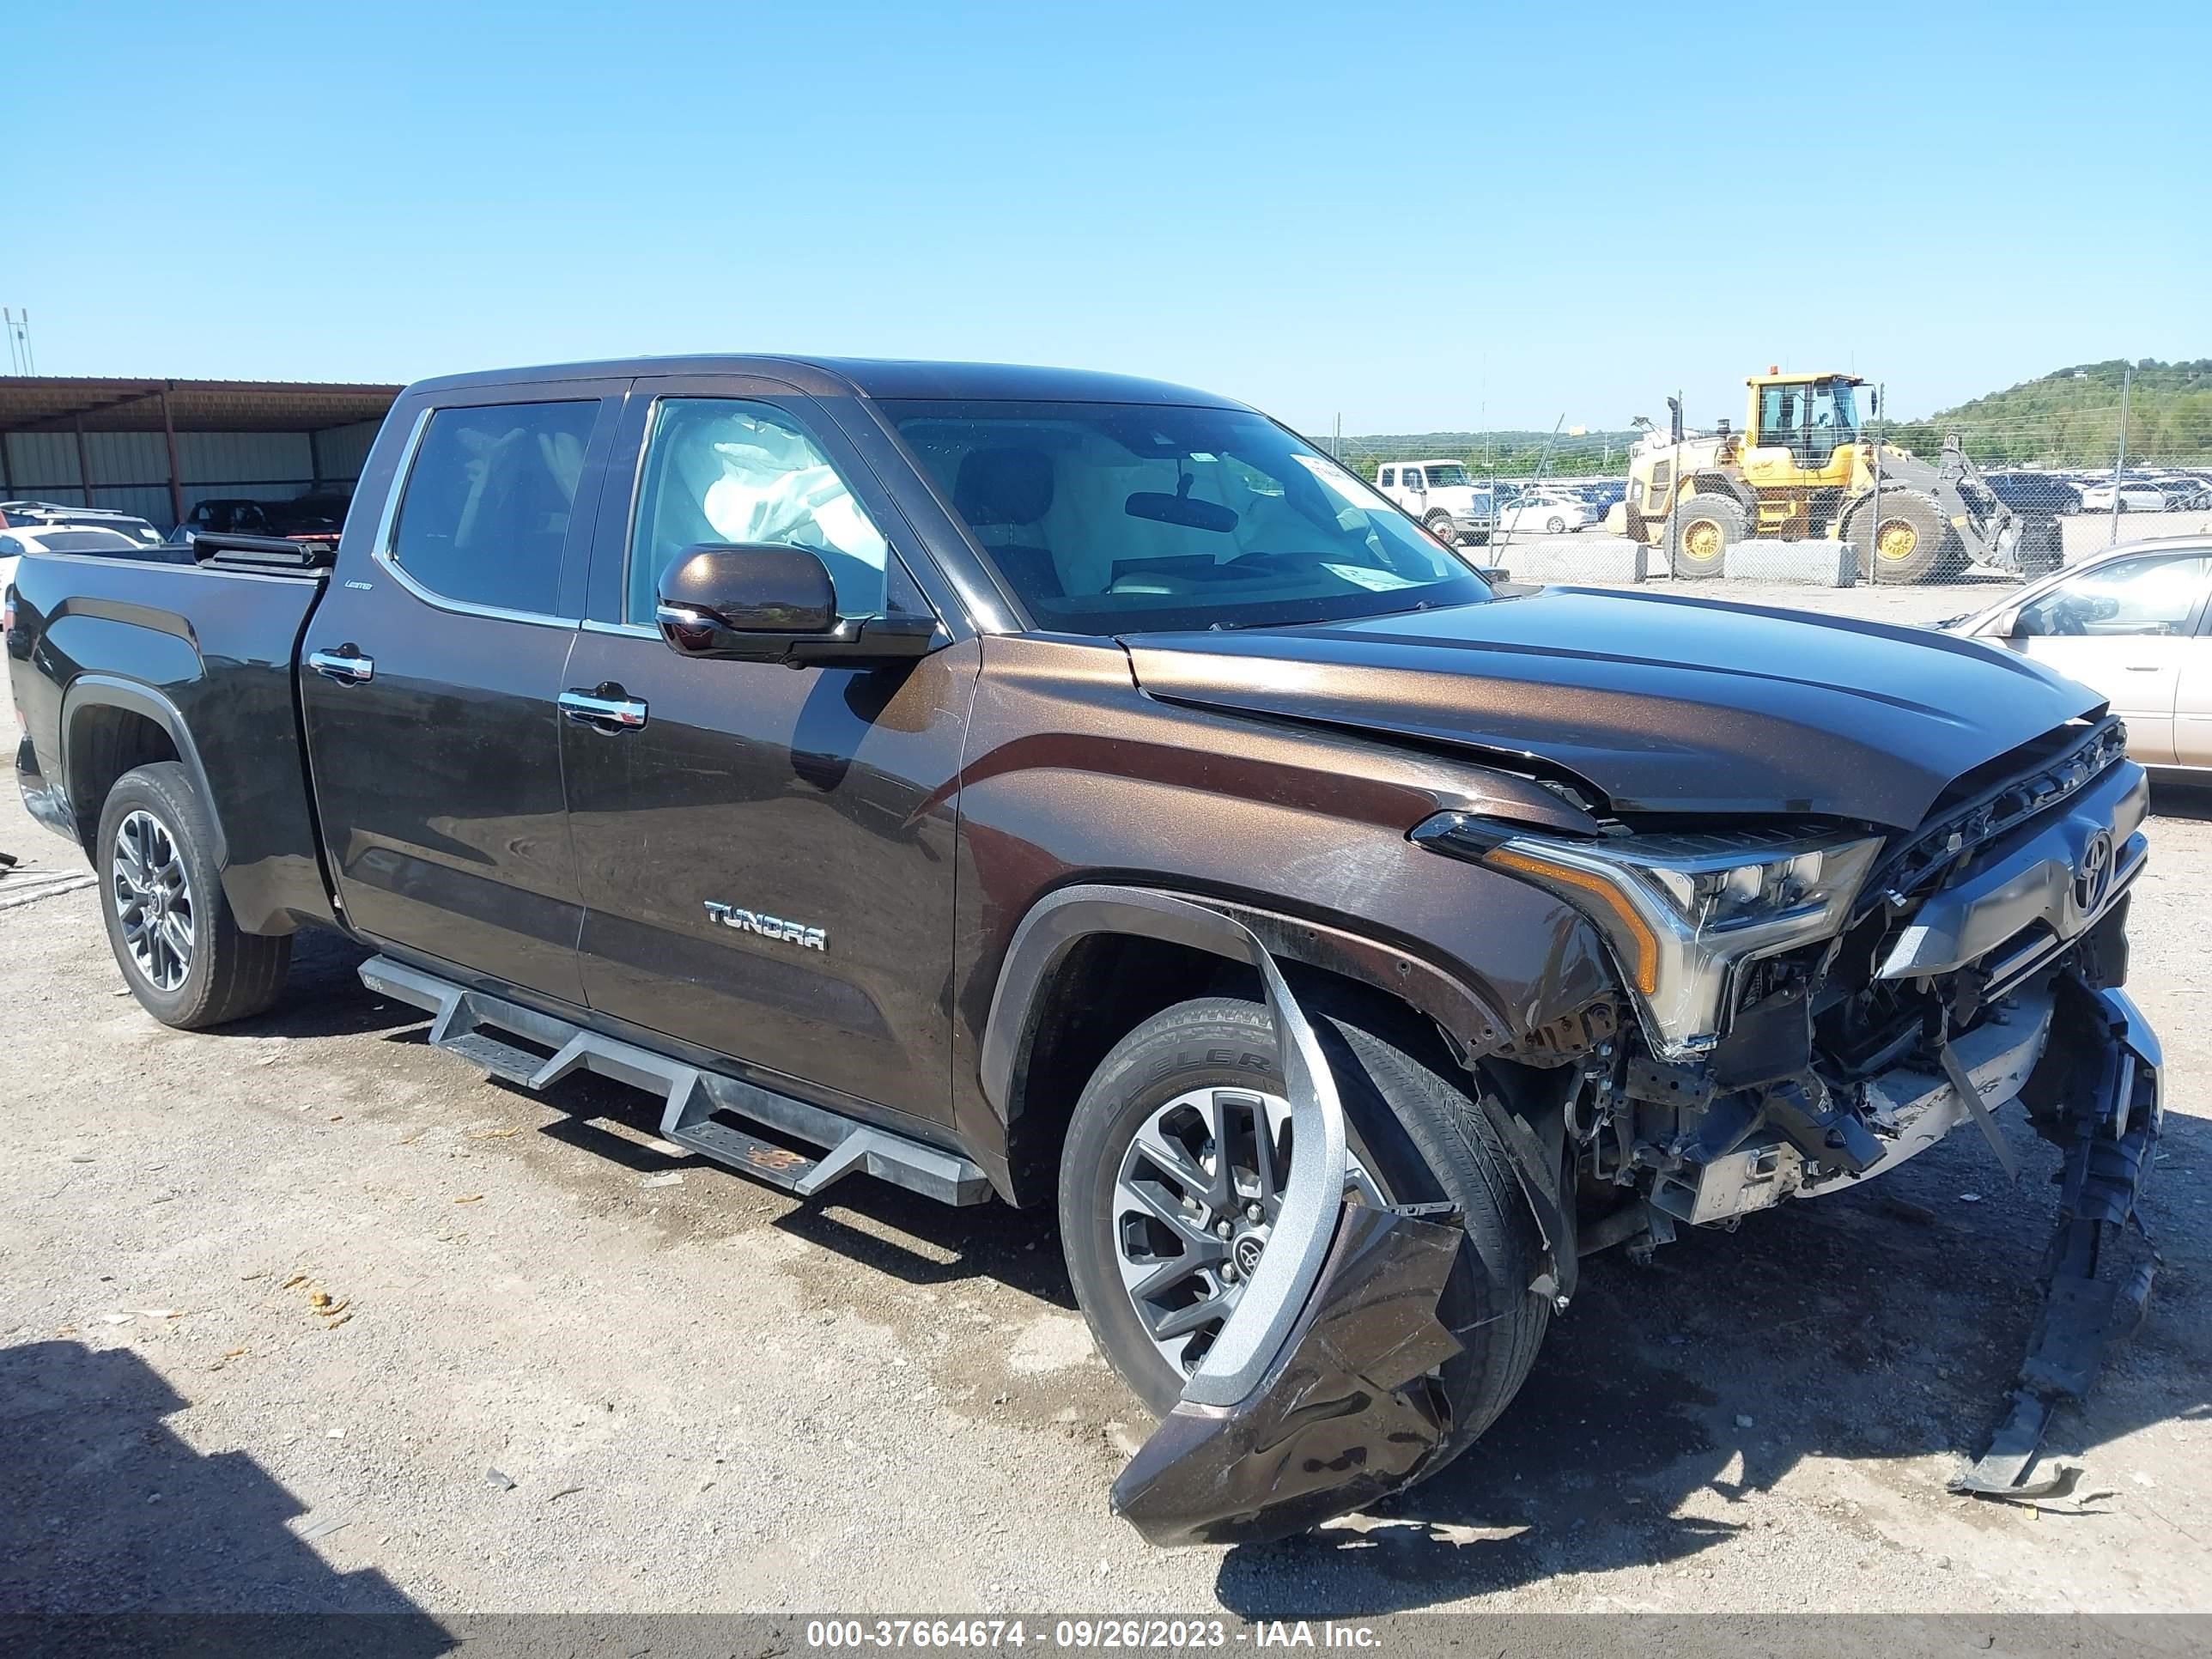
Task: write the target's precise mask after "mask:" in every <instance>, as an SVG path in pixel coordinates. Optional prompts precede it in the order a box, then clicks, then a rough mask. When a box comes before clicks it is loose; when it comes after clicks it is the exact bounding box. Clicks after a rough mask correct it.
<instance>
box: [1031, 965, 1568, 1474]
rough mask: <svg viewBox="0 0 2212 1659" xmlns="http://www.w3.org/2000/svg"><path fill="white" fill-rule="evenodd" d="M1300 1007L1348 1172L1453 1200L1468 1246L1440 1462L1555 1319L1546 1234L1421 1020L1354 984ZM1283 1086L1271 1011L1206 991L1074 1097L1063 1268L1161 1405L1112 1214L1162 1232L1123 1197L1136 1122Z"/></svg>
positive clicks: (1481, 1418)
mask: <svg viewBox="0 0 2212 1659" xmlns="http://www.w3.org/2000/svg"><path fill="white" fill-rule="evenodd" d="M1307 1012H1308V1013H1309V1015H1310V1018H1312V1019H1313V1021H1314V1025H1315V1030H1316V1032H1317V1033H1318V1034H1319V1036H1320V1037H1321V1041H1322V1047H1323V1048H1324V1049H1326V1050H1327V1051H1328V1054H1329V1058H1330V1062H1331V1067H1332V1070H1333V1072H1334V1075H1335V1078H1336V1082H1337V1086H1338V1089H1339V1090H1340V1092H1341V1094H1342V1096H1343V1098H1344V1103H1345V1109H1346V1118H1347V1120H1348V1121H1347V1124H1346V1127H1347V1130H1348V1139H1349V1141H1350V1146H1351V1153H1352V1160H1353V1162H1354V1164H1355V1177H1357V1176H1358V1175H1359V1174H1360V1172H1362V1171H1364V1173H1365V1175H1366V1176H1367V1177H1368V1181H1369V1183H1370V1186H1371V1188H1372V1190H1371V1191H1370V1201H1373V1202H1379V1203H1400V1204H1404V1203H1428V1202H1435V1201H1437V1200H1449V1201H1450V1202H1452V1203H1454V1204H1455V1205H1457V1206H1459V1208H1460V1209H1461V1211H1462V1213H1463V1214H1464V1215H1465V1217H1466V1218H1467V1230H1468V1237H1469V1240H1470V1248H1469V1249H1465V1250H1462V1252H1461V1254H1460V1260H1459V1263H1458V1266H1457V1267H1455V1270H1454V1273H1453V1276H1452V1279H1451V1280H1450V1281H1449V1285H1448V1287H1447V1289H1446V1291H1445V1293H1444V1296H1443V1298H1442V1301H1441V1305H1440V1312H1441V1313H1442V1316H1443V1320H1444V1322H1445V1323H1446V1324H1447V1325H1448V1326H1449V1327H1450V1328H1452V1330H1453V1331H1454V1332H1455V1333H1456V1334H1458V1335H1459V1337H1460V1340H1462V1343H1464V1344H1465V1347H1466V1352H1463V1353H1462V1354H1460V1355H1459V1356H1458V1357H1457V1358H1454V1359H1453V1360H1451V1361H1450V1362H1449V1363H1448V1364H1446V1365H1445V1366H1444V1367H1443V1373H1442V1376H1443V1386H1444V1388H1445V1390H1446V1392H1447V1394H1448V1395H1449V1398H1450V1401H1451V1407H1452V1432H1451V1437H1450V1438H1449V1441H1448V1442H1447V1443H1446V1444H1445V1447H1444V1449H1443V1458H1442V1459H1440V1460H1439V1461H1438V1462H1437V1465H1436V1467H1437V1468H1441V1467H1443V1461H1444V1460H1448V1459H1449V1458H1450V1457H1454V1456H1456V1455H1458V1454H1459V1453H1460V1452H1461V1451H1462V1450H1464V1449H1466V1448H1467V1447H1468V1445H1470V1444H1472V1443H1474V1439H1475V1437H1477V1436H1478V1435H1480V1433H1481V1432H1482V1431H1484V1430H1485V1429H1486V1428H1488V1427H1489V1426H1490V1425H1491V1424H1492V1422H1493V1421H1495V1420H1496V1419H1497V1417H1498V1413H1500V1412H1502V1411H1504V1409H1505V1407H1506V1404H1507V1402H1508V1401H1510V1400H1511V1399H1512V1398H1513V1395H1514V1394H1515V1392H1516V1390H1517V1389H1519V1388H1520V1386H1521V1383H1522V1380H1523V1379H1524V1378H1525V1377H1526V1376H1528V1367H1529V1365H1530V1364H1531V1363H1532V1362H1533V1361H1534V1358H1535V1357H1536V1349H1537V1347H1538V1346H1539V1345H1540V1344H1541V1342H1542V1340H1543V1338H1544V1332H1545V1330H1546V1328H1547V1326H1548V1325H1549V1323H1550V1320H1551V1308H1550V1305H1549V1304H1547V1303H1546V1302H1545V1301H1544V1300H1543V1299H1542V1298H1541V1297H1536V1296H1534V1295H1532V1294H1531V1293H1530V1292H1529V1290H1528V1281H1529V1279H1531V1277H1532V1276H1533V1275H1534V1272H1535V1267H1536V1264H1537V1262H1538V1261H1539V1260H1540V1259H1541V1240H1540V1238H1539V1237H1538V1235H1537V1232H1536V1229H1535V1225H1534V1221H1533V1220H1532V1219H1531V1218H1530V1217H1529V1214H1528V1204H1527V1200H1525V1199H1524V1198H1523V1196H1522V1192H1521V1188H1520V1184H1519V1182H1518V1181H1517V1179H1516V1176H1515V1175H1514V1173H1513V1165H1512V1163H1511V1161H1510V1155H1509V1154H1508V1153H1507V1152H1506V1150H1505V1148H1504V1146H1502V1145H1501V1144H1500V1143H1499V1142H1498V1139H1497V1138H1496V1134H1495V1132H1494V1131H1493V1130H1492V1128H1491V1127H1490V1122H1489V1120H1488V1119H1487V1118H1486V1117H1485V1116H1484V1115H1483V1113H1482V1110H1481V1109H1480V1107H1479V1106H1478V1105H1477V1104H1476V1103H1474V1101H1473V1100H1472V1099H1471V1098H1469V1097H1468V1094H1467V1092H1466V1089H1465V1087H1464V1086H1463V1085H1464V1081H1465V1079H1464V1074H1463V1073H1459V1072H1458V1071H1457V1068H1456V1067H1455V1066H1453V1065H1452V1062H1451V1061H1450V1060H1449V1058H1448V1057H1447V1056H1446V1054H1444V1052H1443V1045H1442V1043H1441V1042H1439V1041H1438V1040H1437V1037H1436V1036H1435V1035H1434V1033H1433V1032H1432V1031H1430V1030H1427V1028H1425V1026H1423V1025H1421V1024H1419V1022H1417V1021H1415V1020H1413V1019H1412V1018H1409V1017H1406V1016H1404V1015H1403V1014H1402V1013H1401V1012H1396V1011H1393V1010H1391V1009H1390V1008H1389V1006H1388V1005H1387V1004H1370V1003H1369V1002H1366V1001H1364V1000H1359V999H1357V998H1351V997H1337V998H1332V997H1329V996H1327V995H1322V996H1316V997H1314V998H1311V999H1310V1000H1308V1003H1307ZM1282 1089H1283V1083H1282V1076H1281V1071H1280V1068H1279V1066H1278V1064H1277V1061H1276V1049H1275V1036H1274V1030H1273V1026H1272V1025H1271V1024H1270V1023H1269V1021H1268V1018H1267V1010H1266V1009H1265V1008H1264V1007H1263V1006H1261V1005H1260V1004H1258V1003H1256V1002H1251V1001H1248V1000H1243V999H1241V998H1237V997H1204V998H1200V999H1199V1000H1195V1001H1191V1002H1184V1003H1179V1004H1177V1005H1176V1006H1174V1007H1172V1008H1169V1009H1167V1010H1165V1011H1164V1012H1161V1013H1158V1014H1156V1015H1154V1016H1153V1017H1152V1018H1150V1019H1148V1020H1146V1022H1145V1023H1144V1024H1141V1025H1139V1027H1137V1029H1136V1030H1133V1031H1132V1032H1130V1033H1129V1035H1128V1036H1126V1037H1124V1038H1123V1039H1122V1040H1121V1042H1120V1043H1118V1044H1117V1045H1115V1048H1114V1050H1113V1052H1112V1053H1110V1054H1108V1055H1107V1056H1106V1058H1105V1059H1104V1060H1103V1061H1102V1062H1100V1064H1099V1066H1098V1069H1097V1072H1096V1073H1093V1075H1092V1077H1091V1081H1090V1083H1089V1085H1087V1086H1086V1087H1085V1089H1084V1091H1083V1093H1082V1096H1081V1097H1080V1098H1079V1100H1078V1101H1077V1103H1076V1106H1075V1114H1074V1117H1073V1120H1072V1121H1071V1122H1070V1124H1069V1126H1068V1132H1067V1140H1066V1147H1065V1150H1064V1151H1063V1152H1062V1155H1061V1160H1060V1237H1061V1241H1062V1244H1063V1248H1064V1249H1065V1250H1066V1258H1067V1271H1068V1277H1069V1278H1070V1279H1071V1280H1073V1284H1074V1286H1075V1295H1076V1300H1077V1302H1078V1303H1079V1304H1080V1306H1081V1307H1082V1309H1083V1312H1084V1317H1085V1319H1086V1320H1087V1321H1088V1322H1090V1326H1091V1335H1092V1337H1093V1338H1094V1339H1095V1340H1097V1345H1098V1348H1099V1351H1100V1352H1102V1353H1103V1354H1104V1355H1105V1356H1106V1359H1107V1362H1108V1363H1109V1364H1111V1365H1112V1366H1113V1367H1114V1369H1115V1371H1116V1372H1117V1373H1118V1374H1119V1375H1120V1376H1121V1379H1122V1381H1123V1382H1125V1383H1127V1384H1128V1385H1129V1387H1130V1389H1132V1390H1133V1392H1134V1393H1135V1394H1136V1395H1138V1396H1139V1398H1140V1399H1141V1400H1143V1401H1144V1402H1145V1404H1146V1407H1148V1408H1150V1409H1151V1410H1152V1412H1153V1413H1155V1414H1156V1415H1160V1416H1164V1415H1165V1414H1166V1413H1167V1412H1168V1411H1169V1409H1170V1407H1173V1405H1174V1404H1175V1402H1176V1398H1177V1397H1178V1396H1179V1395H1181V1393H1182V1387H1183V1382H1184V1374H1183V1372H1182V1370H1179V1369H1178V1368H1177V1366H1176V1364H1175V1362H1174V1361H1172V1360H1170V1358H1169V1357H1168V1356H1167V1355H1166V1354H1165V1353H1164V1352H1162V1351H1161V1348H1160V1346H1157V1345H1156V1343H1155V1341H1154V1340H1153V1337H1152V1333H1151V1331H1150V1329H1148V1328H1147V1326H1146V1322H1145V1321H1144V1320H1143V1318H1142V1317H1140V1316H1139V1313H1138V1311H1137V1306H1136V1300H1135V1293H1134V1292H1133V1291H1132V1290H1131V1289H1129V1288H1128V1287H1127V1285H1125V1282H1124V1280H1123V1279H1122V1276H1121V1273H1122V1262H1123V1259H1124V1256H1123V1249H1122V1239H1123V1233H1122V1227H1123V1226H1124V1225H1139V1226H1144V1227H1147V1228H1151V1229H1155V1230H1157V1231H1158V1232H1167V1231H1168V1230H1166V1229H1164V1228H1162V1227H1160V1226H1159V1224H1158V1222H1157V1221H1156V1220H1152V1219H1149V1218H1146V1219H1139V1218H1140V1217H1141V1216H1142V1215H1143V1212H1140V1211H1138V1210H1136V1209H1134V1208H1133V1207H1130V1206H1128V1205H1127V1200H1124V1199H1123V1198H1122V1197H1121V1194H1122V1193H1123V1192H1124V1191H1125V1190H1126V1189H1125V1188H1123V1187H1122V1185H1121V1177H1122V1175H1123V1172H1124V1168H1125V1160H1128V1159H1130V1155H1131V1152H1132V1147H1133V1142H1134V1141H1135V1139H1136V1137H1137V1133H1138V1131H1139V1129H1140V1128H1142V1127H1144V1126H1146V1124H1147V1123H1148V1122H1152V1121H1154V1119H1155V1118H1156V1116H1158V1115H1162V1114H1163V1112H1164V1109H1167V1110H1170V1111H1173V1110H1182V1109H1183V1108H1182V1107H1180V1106H1178V1105H1176V1103H1179V1102H1181V1101H1182V1100H1184V1099H1186V1098H1187V1097H1190V1096H1192V1095H1193V1094H1194V1092H1195V1093H1197V1094H1199V1095H1200V1096H1204V1095H1206V1094H1207V1093H1208V1092H1209V1091H1217V1090H1218V1091H1222V1092H1223V1093H1224V1094H1225V1095H1228V1096H1230V1097H1235V1096H1237V1094H1238V1093H1240V1092H1242V1091H1250V1094H1251V1096H1252V1097H1258V1096H1263V1095H1268V1094H1272V1095H1273V1096H1275V1097H1278V1098H1279V1097H1280V1096H1281V1093H1282ZM1230 1138H1231V1137H1230V1136H1229V1135H1224V1136H1223V1137H1222V1139H1224V1140H1228V1139H1230ZM1247 1145H1248V1146H1249V1142H1248V1143H1247ZM1124 1217H1126V1218H1127V1222H1126V1223H1125V1221H1124V1219H1123V1218H1124ZM1200 1219H1201V1220H1203V1217H1201V1218H1200ZM1239 1225H1242V1224H1241V1223H1240V1224H1239ZM1201 1231H1202V1228H1201ZM1168 1236H1169V1237H1170V1239H1172V1238H1173V1237H1174V1235H1173V1234H1172V1233H1171V1232H1170V1233H1169V1235H1168ZM1237 1237H1238V1238H1239V1239H1240V1240H1241V1239H1242V1238H1243V1234H1239V1235H1237ZM1139 1270H1140V1269H1139ZM1217 1328H1218V1322H1217ZM1186 1363H1189V1362H1188V1360H1187V1361H1186Z"/></svg>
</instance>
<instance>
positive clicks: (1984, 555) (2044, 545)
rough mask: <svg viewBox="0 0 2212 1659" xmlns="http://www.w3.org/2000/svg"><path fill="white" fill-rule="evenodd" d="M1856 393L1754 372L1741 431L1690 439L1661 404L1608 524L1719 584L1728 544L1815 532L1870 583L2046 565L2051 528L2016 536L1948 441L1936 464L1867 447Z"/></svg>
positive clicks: (1826, 378) (1844, 386)
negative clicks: (1665, 426) (1974, 568)
mask: <svg viewBox="0 0 2212 1659" xmlns="http://www.w3.org/2000/svg"><path fill="white" fill-rule="evenodd" d="M1864 384H1865V382H1864V381H1863V380H1860V379H1859V378H1858V377H1857V375H1854V374H1782V373H1781V372H1779V371H1778V370H1776V369H1769V370H1768V371H1767V372H1766V373H1765V374H1754V375H1752V376H1751V377H1750V378H1749V379H1748V380H1746V382H1745V385H1746V386H1747V387H1748V388H1749V393H1750V395H1749V396H1748V397H1747V398H1746V400H1745V403H1746V407H1745V411H1744V422H1743V426H1742V428H1741V430H1740V431H1739V430H1734V429H1731V428H1730V427H1729V422H1726V421H1723V422H1720V425H1719V429H1718V430H1717V431H1715V432H1711V433H1697V434H1686V433H1685V432H1684V430H1683V427H1682V410H1681V405H1680V402H1679V401H1678V400H1677V399H1675V398H1668V400H1667V401H1668V405H1669V407H1670V408H1672V410H1673V411H1674V420H1673V422H1672V429H1671V431H1670V432H1669V433H1668V434H1667V435H1663V436H1662V435H1661V434H1660V433H1658V432H1656V430H1655V431H1649V432H1647V433H1646V435H1645V436H1644V437H1643V438H1642V439H1640V440H1639V441H1638V443H1637V446H1636V448H1635V451H1634V453H1632V456H1631V458H1630V461H1629V472H1628V495H1627V498H1626V500H1625V501H1622V502H1620V504H1619V505H1618V506H1617V507H1615V508H1614V509H1613V514H1609V515H1608V520H1609V523H1608V528H1612V529H1614V530H1616V531H1617V532H1619V533H1621V534H1626V535H1628V536H1631V537H1632V538H1635V539H1636V540H1638V541H1640V542H1642V543H1644V544H1645V545H1646V546H1648V547H1655V548H1660V549H1663V550H1665V551H1666V553H1667V555H1668V559H1669V560H1670V562H1672V564H1673V566H1674V574H1675V575H1677V576H1682V577H1699V576H1717V575H1719V574H1721V566H1722V563H1723V560H1724V559H1725V558H1726V556H1727V554H1728V550H1729V547H1730V545H1732V544H1735V543H1736V542H1741V541H1748V540H1754V539H1764V540H1808V539H1817V538H1824V537H1835V538H1838V539H1840V540H1843V541H1846V542H1849V543H1850V544H1851V545H1852V546H1853V547H1854V548H1856V549H1857V551H1858V560H1859V574H1861V576H1863V578H1865V579H1867V580H1871V581H1878V582H1915V581H1924V580H1928V579H1929V578H1931V577H1936V576H1943V575H1948V574H1953V573H1954V572H1957V571H1960V570H1963V569H1964V568H1966V566H1968V565H1970V564H1980V565H1990V566H1994V567H1995V568H1997V569H2000V570H2008V571H2011V572H2014V573H2015V574H2023V575H2026V574H2035V571H2036V569H2037V568H2050V566H2051V561H2053V560H2055V557H2056V555H2057V536H2056V533H2055V531H2054V530H2052V529H2051V526H2037V527H2036V528H2037V530H2038V532H2039V533H2037V534H2035V535H2032V536H2026V537H2024V535H2023V528H2024V527H2023V526H2022V524H2021V520H2019V518H2018V517H2016V516H2015V514H2014V513H2013V512H2012V511H2011V509H2009V508H2008V507H2006V506H2005V505H2004V503H2003V502H2002V501H1998V500H1997V498H1996V495H1994V494H1993V493H1992V492H1991V491H1990V488H1989V486H1988V485H1987V484H1986V483H1984V482H1983V480H1982V475H1981V473H1980V471H1979V470H1978V469H1977V468H1976V467H1975V465H1974V464H1973V463H1972V461H1971V460H1969V459H1966V452H1965V450H1964V449H1963V448H1962V447H1960V443H1959V441H1958V439H1957V438H1956V437H1950V438H1946V439H1945V440H1944V441H1943V452H1942V456H1941V457H1940V458H1939V459H1937V460H1936V461H1935V462H1933V463H1930V462H1928V461H1924V460H1922V459H1919V458H1918V457H1917V456H1916V455H1913V454H1911V453H1910V452H1908V451H1906V450H1903V449H1899V448H1898V447H1895V446H1894V445H1892V444H1877V443H1875V441H1873V440H1871V439H1869V438H1868V437H1867V436H1866V435H1864V434H1863V432H1862V430H1861V429H1860V425H1859V414H1858V399H1857V395H1856V393H1857V388H1858V387H1860V386H1863V385H1864ZM2024 542H2025V543H2026V545H2024Z"/></svg>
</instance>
